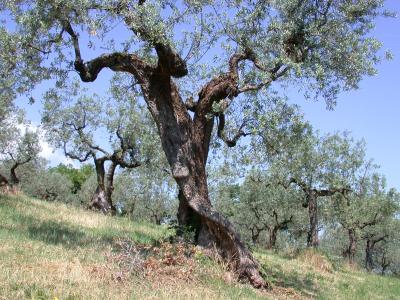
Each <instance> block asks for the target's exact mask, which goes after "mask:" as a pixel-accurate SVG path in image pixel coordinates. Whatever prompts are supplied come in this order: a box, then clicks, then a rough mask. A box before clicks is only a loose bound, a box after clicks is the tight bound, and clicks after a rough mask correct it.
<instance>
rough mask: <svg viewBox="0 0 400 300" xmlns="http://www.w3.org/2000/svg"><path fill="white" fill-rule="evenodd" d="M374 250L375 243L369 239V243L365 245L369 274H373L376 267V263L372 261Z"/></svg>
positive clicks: (366, 264)
mask: <svg viewBox="0 0 400 300" xmlns="http://www.w3.org/2000/svg"><path fill="white" fill-rule="evenodd" d="M373 249H374V243H373V241H371V240H370V239H367V242H366V244H365V269H367V271H368V272H371V271H372V268H373V267H374V262H373V259H372V252H373Z"/></svg>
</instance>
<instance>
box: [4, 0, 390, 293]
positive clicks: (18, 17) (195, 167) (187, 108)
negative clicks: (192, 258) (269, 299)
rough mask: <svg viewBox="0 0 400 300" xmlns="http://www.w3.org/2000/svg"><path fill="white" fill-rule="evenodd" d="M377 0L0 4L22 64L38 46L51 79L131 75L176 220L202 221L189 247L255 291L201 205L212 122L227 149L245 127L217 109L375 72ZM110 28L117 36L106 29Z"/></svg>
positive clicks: (243, 252) (239, 248) (341, 84)
mask: <svg viewBox="0 0 400 300" xmlns="http://www.w3.org/2000/svg"><path fill="white" fill-rule="evenodd" d="M382 4H383V0H368V1H364V0H363V1H348V0H338V1H331V0H318V1H315V0H306V1H303V0H301V1H300V0H275V1H264V0H259V1H248V0H239V1H219V0H215V1H213V0H207V1H192V0H183V1H174V2H172V1H165V0H154V1H150V0H149V1H146V0H139V1H136V2H135V1H125V0H115V1H101V0H79V1H58V0H52V1H43V0H36V1H20V0H18V1H14V0H11V1H10V0H9V1H1V4H0V7H1V8H2V9H3V10H7V15H10V16H11V19H12V20H13V22H14V23H15V24H13V25H15V26H12V28H15V29H13V33H14V32H15V33H16V34H18V37H19V38H20V42H19V44H18V45H19V49H18V53H22V55H24V51H25V52H26V55H25V56H24V58H25V60H24V61H25V62H27V61H29V59H30V58H29V55H30V53H32V52H35V50H36V53H34V54H33V55H34V58H37V59H34V60H30V64H34V65H36V66H37V68H40V67H42V68H43V67H44V68H46V71H48V73H49V76H51V77H52V78H54V79H55V80H57V79H58V81H59V84H62V82H63V80H64V79H65V77H66V76H68V71H69V70H70V69H71V68H73V69H74V70H75V71H76V73H77V74H78V75H79V77H80V79H81V80H82V81H84V82H94V81H96V79H97V78H98V77H99V74H100V73H101V72H102V71H103V70H104V69H110V70H111V71H113V72H124V73H127V74H130V75H131V76H132V78H133V81H132V82H133V83H134V85H135V88H134V89H132V90H133V91H136V92H138V93H139V94H140V96H141V97H142V98H143V100H144V101H145V102H146V105H147V108H148V109H149V111H150V113H151V115H152V117H153V120H154V122H155V123H156V126H157V128H158V133H159V136H160V138H161V144H162V147H163V150H164V152H165V154H166V157H167V160H168V162H169V164H170V168H171V173H172V176H173V177H174V179H175V180H176V182H177V184H178V186H179V189H180V194H179V199H180V207H179V221H180V222H181V223H182V224H188V225H189V224H191V223H192V220H195V219H200V222H197V231H198V232H199V234H198V242H199V243H200V244H202V246H204V247H208V248H210V247H213V246H214V245H216V248H217V249H219V250H220V252H221V254H222V256H223V257H225V258H227V259H228V260H231V261H232V266H234V268H235V269H236V271H237V273H238V274H239V275H240V276H239V277H240V278H247V279H249V280H250V282H251V283H252V284H253V285H254V286H256V287H261V286H264V285H265V281H264V279H263V278H262V277H261V276H260V274H259V272H258V266H257V263H256V261H255V260H254V258H253V257H252V255H251V253H250V252H249V251H248V250H247V248H246V247H245V245H244V244H243V242H242V241H241V238H240V236H239V235H238V234H237V232H236V230H235V229H234V227H233V226H232V224H231V223H230V222H229V221H228V220H227V219H226V218H225V217H223V216H222V215H221V214H219V213H218V212H216V211H215V210H214V209H213V208H212V205H211V202H210V198H209V195H208V186H207V174H206V163H207V158H208V152H209V149H210V140H211V135H212V132H213V130H214V127H215V126H214V125H215V124H216V123H217V124H218V126H217V127H218V129H217V131H218V136H219V138H220V139H222V140H223V141H224V142H226V143H227V144H228V145H230V146H234V145H235V144H236V142H237V140H238V139H239V138H240V137H241V136H243V135H244V133H245V131H244V128H243V126H239V129H238V130H237V132H233V133H229V132H227V130H226V128H225V124H226V123H227V122H226V121H227V119H228V118H229V113H227V109H228V108H229V106H230V105H231V103H232V102H240V103H246V104H247V106H249V107H250V108H253V109H257V105H255V103H257V102H261V101H263V99H264V97H263V94H267V93H268V88H269V87H270V86H271V85H272V84H273V83H274V82H285V83H286V84H291V85H294V86H304V87H305V92H306V94H307V95H311V94H315V95H316V97H318V98H324V99H325V100H326V101H327V103H328V104H329V105H331V106H332V105H333V104H334V103H335V99H336V96H337V94H338V93H339V92H340V91H341V90H343V89H345V90H348V89H352V88H356V87H357V84H358V82H359V81H360V80H361V78H362V77H363V76H364V75H372V74H374V73H375V69H374V65H375V63H376V62H378V61H379V57H378V56H377V51H378V49H379V43H378V42H377V41H376V40H375V39H373V38H371V37H370V35H369V31H370V30H371V28H372V26H373V24H374V23H373V22H374V18H375V17H376V16H378V15H380V14H381V13H382ZM39 20H40V21H39ZM120 24H123V25H120ZM116 26H117V27H118V26H119V27H120V28H121V30H122V31H123V32H124V33H126V34H120V35H118V34H117V35H116V34H115V32H113V28H115V27H116ZM10 30H11V29H10ZM83 36H85V37H88V36H89V38H88V39H89V43H85V44H84V42H83ZM117 36H118V37H119V38H118V37H117ZM86 42H87V40H86ZM86 45H87V46H86ZM99 49H106V50H105V53H103V54H99V52H100V51H99ZM213 54H215V57H214V58H213V57H212V55H213ZM24 75H27V76H29V75H30V73H29V72H28V73H27V74H24ZM242 117H245V116H244V115H242ZM216 121H217V122H216ZM244 123H246V122H244ZM244 126H245V125H244Z"/></svg>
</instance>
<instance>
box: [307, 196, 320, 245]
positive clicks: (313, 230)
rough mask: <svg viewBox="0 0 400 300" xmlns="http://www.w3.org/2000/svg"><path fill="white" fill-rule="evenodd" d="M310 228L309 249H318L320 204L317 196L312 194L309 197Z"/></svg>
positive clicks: (308, 234)
mask: <svg viewBox="0 0 400 300" xmlns="http://www.w3.org/2000/svg"><path fill="white" fill-rule="evenodd" d="M307 200H308V201H307V203H308V217H309V228H308V232H307V247H313V248H317V247H318V245H319V240H318V203H317V196H316V195H315V194H314V193H313V192H311V193H310V194H308V195H307Z"/></svg>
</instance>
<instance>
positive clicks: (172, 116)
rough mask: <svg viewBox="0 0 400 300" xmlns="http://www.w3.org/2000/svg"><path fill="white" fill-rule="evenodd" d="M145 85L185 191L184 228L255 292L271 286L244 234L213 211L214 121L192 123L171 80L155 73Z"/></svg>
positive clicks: (181, 197)
mask: <svg viewBox="0 0 400 300" xmlns="http://www.w3.org/2000/svg"><path fill="white" fill-rule="evenodd" d="M141 86H142V90H143V94H144V96H145V99H146V101H147V104H148V108H149V110H150V112H151V114H152V116H153V118H154V120H155V122H156V124H157V127H158V130H159V134H160V137H161V142H162V147H163V150H164V152H165V154H166V157H167V160H168V162H169V164H170V166H171V169H172V175H173V177H174V179H175V180H176V182H177V184H178V186H179V189H180V193H179V194H180V195H179V200H180V207H179V213H178V219H179V221H180V223H181V224H183V225H192V226H194V228H195V229H196V230H197V234H196V235H197V242H198V244H199V245H200V246H202V247H205V248H207V249H213V248H216V249H218V251H219V254H220V255H221V256H222V257H223V258H225V259H226V260H228V261H229V262H230V263H231V265H232V267H233V268H234V269H235V270H236V271H237V272H238V274H239V277H240V278H242V279H243V278H247V279H248V280H249V281H250V282H251V283H252V284H253V286H255V287H263V286H265V281H264V280H263V278H262V277H261V276H260V273H259V272H258V264H257V263H256V261H255V260H254V258H253V256H252V255H251V253H250V252H249V250H248V249H247V248H246V247H245V245H244V244H243V242H242V241H241V239H240V237H239V234H238V233H237V232H236V230H235V229H234V228H233V226H232V224H231V223H230V222H229V221H228V220H227V219H226V218H224V217H223V216H222V215H221V214H219V213H218V212H216V211H215V210H214V209H213V208H212V206H211V202H210V199H209V197H208V187H207V176H206V169H205V166H206V160H207V155H208V147H209V141H210V137H211V131H212V128H213V120H212V119H211V120H207V119H206V118H205V116H204V118H202V117H201V116H200V117H199V114H196V116H197V117H195V119H194V120H192V119H191V117H190V115H189V113H188V111H187V109H186V106H185V104H184V102H183V101H182V99H181V98H180V96H179V92H178V90H177V87H176V85H175V84H174V83H173V82H172V80H171V78H170V77H169V76H164V75H163V74H162V73H155V74H153V76H151V77H150V78H149V81H148V82H142V83H141Z"/></svg>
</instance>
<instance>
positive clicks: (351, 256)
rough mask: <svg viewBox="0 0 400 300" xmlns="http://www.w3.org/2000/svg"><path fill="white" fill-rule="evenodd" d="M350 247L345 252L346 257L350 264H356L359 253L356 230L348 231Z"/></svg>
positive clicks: (350, 229)
mask: <svg viewBox="0 0 400 300" xmlns="http://www.w3.org/2000/svg"><path fill="white" fill-rule="evenodd" d="M347 234H348V238H349V245H348V247H347V249H346V250H345V251H344V255H345V257H347V259H348V261H349V263H350V264H354V263H355V255H356V252H357V236H356V230H355V229H354V228H349V229H348V230H347Z"/></svg>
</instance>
